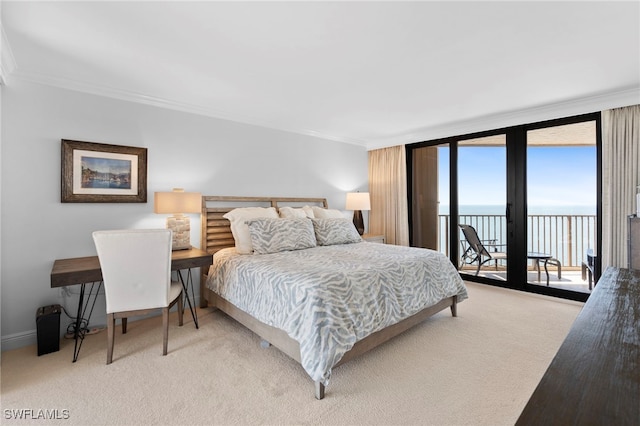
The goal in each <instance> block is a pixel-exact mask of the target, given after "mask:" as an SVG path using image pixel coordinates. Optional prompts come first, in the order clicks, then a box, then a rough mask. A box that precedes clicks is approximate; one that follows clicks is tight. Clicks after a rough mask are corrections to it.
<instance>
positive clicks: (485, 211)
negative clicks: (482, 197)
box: [439, 204, 596, 216]
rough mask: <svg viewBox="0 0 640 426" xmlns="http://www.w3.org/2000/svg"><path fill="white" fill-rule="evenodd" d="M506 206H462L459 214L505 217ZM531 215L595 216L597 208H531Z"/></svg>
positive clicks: (443, 210) (442, 209)
mask: <svg viewBox="0 0 640 426" xmlns="http://www.w3.org/2000/svg"><path fill="white" fill-rule="evenodd" d="M505 211H506V206H504V205H503V206H498V205H461V206H460V208H459V214H461V215H500V216H504V215H505ZM527 213H528V214H529V215H568V216H577V215H593V216H595V214H596V206H595V205H593V206H584V205H582V206H581V205H574V206H569V205H567V206H529V207H528V209H527ZM439 214H441V215H448V214H449V206H448V205H443V204H441V205H440V209H439Z"/></svg>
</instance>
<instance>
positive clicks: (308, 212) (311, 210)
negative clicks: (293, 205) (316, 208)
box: [302, 206, 315, 219]
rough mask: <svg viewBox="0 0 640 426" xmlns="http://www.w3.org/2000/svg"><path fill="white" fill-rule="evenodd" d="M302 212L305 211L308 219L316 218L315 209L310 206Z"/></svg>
mask: <svg viewBox="0 0 640 426" xmlns="http://www.w3.org/2000/svg"><path fill="white" fill-rule="evenodd" d="M302 210H304V212H305V213H306V214H307V217H308V218H310V219H313V218H314V217H315V216H314V215H313V209H312V208H311V207H310V206H303V207H302Z"/></svg>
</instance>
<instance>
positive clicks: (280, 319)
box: [207, 242, 467, 385]
mask: <svg viewBox="0 0 640 426" xmlns="http://www.w3.org/2000/svg"><path fill="white" fill-rule="evenodd" d="M207 287H208V288H210V289H211V290H213V291H214V292H216V293H218V294H219V295H220V296H222V297H223V298H224V299H226V300H228V301H229V302H231V303H233V304H234V305H235V306H236V307H238V308H240V309H242V310H243V311H245V312H247V313H249V314H251V315H252V316H253V317H255V318H256V319H258V320H260V321H261V322H263V323H265V324H268V325H271V326H273V327H276V328H279V329H282V330H284V331H285V332H287V334H288V335H289V336H290V337H291V338H293V339H295V340H296V341H298V342H299V343H300V355H301V364H302V366H303V368H304V369H305V370H306V372H307V373H308V374H309V376H311V378H312V379H313V380H314V381H320V382H322V383H324V384H325V385H326V384H328V381H329V377H330V375H331V368H332V367H333V366H334V365H335V364H336V363H337V362H338V361H339V360H340V359H341V358H342V356H343V355H344V354H345V353H346V352H347V351H349V350H350V349H351V348H352V347H353V345H354V344H355V343H356V342H357V341H359V340H361V339H363V338H365V337H367V336H368V335H370V334H372V333H374V332H376V331H378V330H381V329H383V328H385V327H388V326H390V325H393V324H395V323H397V322H399V321H401V320H402V319H404V318H407V317H409V316H411V315H413V314H415V313H417V312H418V311H420V310H422V309H423V308H426V307H429V306H432V305H435V304H436V303H438V302H439V301H440V300H442V299H444V298H447V297H450V296H454V295H457V296H458V301H462V300H464V299H466V298H467V290H466V287H465V286H464V283H463V281H462V279H461V278H460V276H459V274H458V271H457V270H456V269H455V267H454V266H453V265H452V264H451V262H450V261H449V259H448V258H446V257H445V256H444V255H443V254H441V253H439V252H435V251H432V250H427V249H421V248H413V247H401V246H394V245H386V244H377V243H371V242H361V243H354V244H342V245H334V246H318V247H314V248H308V249H304V250H296V251H287V252H280V253H273V254H260V255H255V254H254V255H240V254H237V253H236V252H235V250H234V249H225V250H221V251H219V252H218V253H216V255H215V256H214V261H213V265H212V266H211V268H210V271H209V277H208V279H207Z"/></svg>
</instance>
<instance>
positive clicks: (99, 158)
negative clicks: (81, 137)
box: [61, 139, 147, 203]
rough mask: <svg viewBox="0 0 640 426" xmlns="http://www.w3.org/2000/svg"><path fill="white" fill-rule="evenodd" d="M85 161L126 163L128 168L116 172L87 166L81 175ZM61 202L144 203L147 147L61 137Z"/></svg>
mask: <svg viewBox="0 0 640 426" xmlns="http://www.w3.org/2000/svg"><path fill="white" fill-rule="evenodd" d="M86 161H92V162H93V163H92V164H99V163H100V164H105V163H106V164H110V165H113V166H117V165H127V166H128V169H127V170H128V171H127V172H126V173H118V174H116V173H114V172H113V171H107V172H105V171H104V170H103V171H102V172H100V171H98V170H90V168H86V169H85V176H83V169H84V167H83V164H85V162H86ZM87 170H88V171H87ZM98 176H99V177H100V178H98ZM95 182H97V183H99V184H101V185H102V186H101V185H98V184H96V183H95ZM105 185H106V186H105ZM61 201H62V202H63V203H146V202H147V148H139V147H132V146H122V145H109V144H102V143H93V142H81V141H72V140H67V139H62V193H61Z"/></svg>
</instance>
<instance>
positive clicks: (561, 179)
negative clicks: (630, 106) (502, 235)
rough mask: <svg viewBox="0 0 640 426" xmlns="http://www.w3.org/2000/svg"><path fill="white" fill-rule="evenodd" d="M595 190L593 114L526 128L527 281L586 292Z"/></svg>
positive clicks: (593, 250)
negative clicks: (589, 117)
mask: <svg viewBox="0 0 640 426" xmlns="http://www.w3.org/2000/svg"><path fill="white" fill-rule="evenodd" d="M597 193H598V191H597V144H596V121H595V120H590V121H584V122H579V123H572V124H566V125H559V126H550V127H542V128H539V129H535V130H529V131H527V260H528V274H527V282H528V283H529V284H531V285H537V286H547V287H550V288H558V289H566V290H570V291H576V292H583V293H589V292H591V290H592V289H593V282H594V279H593V274H592V270H593V266H594V265H593V262H594V259H595V257H596V255H597V243H598V241H597V232H596V231H597ZM589 275H591V277H589Z"/></svg>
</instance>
